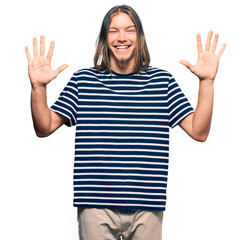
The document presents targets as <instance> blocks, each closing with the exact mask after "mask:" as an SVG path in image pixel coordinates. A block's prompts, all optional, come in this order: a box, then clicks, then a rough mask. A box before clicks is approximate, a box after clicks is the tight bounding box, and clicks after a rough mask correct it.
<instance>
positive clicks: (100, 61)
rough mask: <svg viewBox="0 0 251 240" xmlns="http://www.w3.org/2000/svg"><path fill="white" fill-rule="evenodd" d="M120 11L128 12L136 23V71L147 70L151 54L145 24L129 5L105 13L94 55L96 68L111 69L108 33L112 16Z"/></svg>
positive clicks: (101, 69) (116, 7)
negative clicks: (144, 28)
mask: <svg viewBox="0 0 251 240" xmlns="http://www.w3.org/2000/svg"><path fill="white" fill-rule="evenodd" d="M119 12H124V13H126V14H127V15H128V16H129V17H130V18H131V19H132V21H133V23H134V24H135V28H136V32H137V39H138V43H137V47H136V49H135V66H134V71H135V72H140V71H145V70H147V69H148V67H149V64H150V54H149V51H148V48H147V44H146V39H145V34H144V31H143V26H142V23H141V20H140V18H139V16H138V14H137V13H136V12H135V11H134V9H133V8H131V7H129V6H127V5H120V6H115V7H113V8H112V9H110V10H109V11H108V12H107V14H106V15H105V17H104V19H103V22H102V25H101V29H100V33H99V36H98V39H97V47H96V52H95V55H94V66H95V68H96V69H98V70H100V71H103V70H109V71H111V66H110V53H109V48H108V44H107V33H108V29H109V26H110V23H111V19H112V17H113V16H114V15H115V14H117V13H119Z"/></svg>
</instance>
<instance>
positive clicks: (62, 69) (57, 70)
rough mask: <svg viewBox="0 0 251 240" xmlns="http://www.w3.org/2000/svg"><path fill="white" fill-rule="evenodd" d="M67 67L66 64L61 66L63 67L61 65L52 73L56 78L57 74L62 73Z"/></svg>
mask: <svg viewBox="0 0 251 240" xmlns="http://www.w3.org/2000/svg"><path fill="white" fill-rule="evenodd" d="M68 67H69V65H68V64H63V65H61V66H60V67H58V68H57V69H56V70H55V71H54V73H55V75H56V76H57V75H58V74H59V73H61V72H62V71H64V70H65V69H66V68H68Z"/></svg>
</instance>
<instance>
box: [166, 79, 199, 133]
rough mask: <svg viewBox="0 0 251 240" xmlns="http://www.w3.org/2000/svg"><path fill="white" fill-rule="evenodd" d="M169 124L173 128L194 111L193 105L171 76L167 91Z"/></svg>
mask: <svg viewBox="0 0 251 240" xmlns="http://www.w3.org/2000/svg"><path fill="white" fill-rule="evenodd" d="M167 103H168V115H169V126H170V127H171V128H174V127H175V126H176V125H177V124H178V123H179V122H180V121H181V120H183V119H184V118H185V117H186V116H188V115H189V114H191V113H192V112H194V109H193V107H192V106H191V104H190V103H189V101H188V99H187V98H186V97H185V95H184V93H183V92H182V91H181V89H180V87H179V85H178V83H177V82H176V80H175V79H174V78H173V77H171V78H170V81H169V85H168V93H167Z"/></svg>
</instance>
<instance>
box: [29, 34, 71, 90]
mask: <svg viewBox="0 0 251 240" xmlns="http://www.w3.org/2000/svg"><path fill="white" fill-rule="evenodd" d="M54 46H55V42H54V41H52V42H51V44H50V48H49V51H48V54H47V56H46V57H45V56H44V53H45V38H44V36H41V39H40V56H39V55H38V48H37V39H36V38H34V39H33V54H34V58H33V59H32V57H31V55H30V52H29V49H28V47H25V52H26V56H27V58H28V72H29V77H30V81H31V84H32V86H35V85H47V84H48V83H49V82H50V81H51V80H53V79H54V78H56V77H57V75H58V74H59V73H60V72H62V71H63V70H64V69H65V68H67V67H68V65H67V64H63V65H61V66H60V67H58V68H57V69H56V70H52V69H51V66H50V64H51V58H52V55H53V51H54Z"/></svg>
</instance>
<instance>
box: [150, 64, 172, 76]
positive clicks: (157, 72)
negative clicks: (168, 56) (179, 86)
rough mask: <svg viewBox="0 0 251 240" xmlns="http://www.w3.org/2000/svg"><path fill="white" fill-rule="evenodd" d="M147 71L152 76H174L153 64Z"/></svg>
mask: <svg viewBox="0 0 251 240" xmlns="http://www.w3.org/2000/svg"><path fill="white" fill-rule="evenodd" d="M145 73H146V74H148V75H149V76H151V77H163V78H168V79H171V78H173V76H172V74H171V73H170V72H169V71H167V70H164V69H160V68H157V67H152V66H149V67H148V69H147V71H146V72H145Z"/></svg>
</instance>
